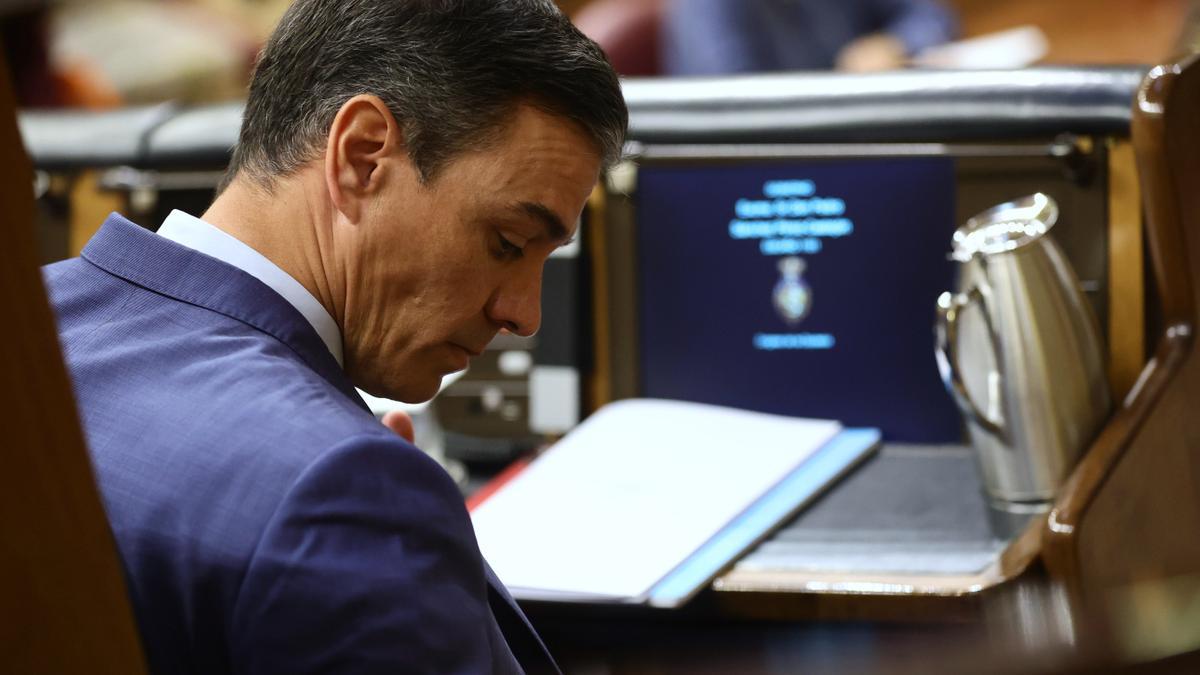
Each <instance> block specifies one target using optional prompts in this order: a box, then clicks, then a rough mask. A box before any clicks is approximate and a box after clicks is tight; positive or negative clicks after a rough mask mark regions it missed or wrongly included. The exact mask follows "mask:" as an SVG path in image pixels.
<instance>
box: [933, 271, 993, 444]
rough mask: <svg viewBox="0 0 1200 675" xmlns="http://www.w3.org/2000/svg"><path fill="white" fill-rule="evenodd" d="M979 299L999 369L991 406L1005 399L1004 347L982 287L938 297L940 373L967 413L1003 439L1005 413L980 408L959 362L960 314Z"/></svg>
mask: <svg viewBox="0 0 1200 675" xmlns="http://www.w3.org/2000/svg"><path fill="white" fill-rule="evenodd" d="M975 301H978V302H979V304H980V309H981V310H982V312H983V320H984V323H985V324H986V326H987V335H988V344H989V346H990V347H991V348H992V358H993V362H994V363H995V364H996V370H994V371H993V372H991V373H989V374H988V375H989V376H988V398H989V399H990V400H989V403H991V404H992V405H989V406H988V408H989V409H993V410H994V409H995V407H996V406H997V405H998V404H999V402H1000V401H1002V399H1001V397H1000V389H1001V385H1002V384H1003V379H1004V373H1003V370H1002V369H1003V364H1002V363H1001V361H1000V350H999V349H998V348H997V346H996V334H995V332H994V331H993V330H992V318H991V313H990V312H988V304H987V298H986V297H985V296H984V294H983V291H981V290H979V287H978V286H972V287H971V289H970V290H968V291H967V292H965V293H957V294H951V293H948V292H947V293H942V295H941V296H940V297H939V298H938V301H937V305H938V324H937V352H936V355H937V363H938V372H940V373H941V376H942V382H943V383H945V385H946V389H947V390H948V391H949V392H950V394H951V395H952V396H953V397H954V400H955V402H956V403H957V404H958V407H959V408H960V409H961V410H962V411H963V414H965V415H967V416H969V417H970V418H971V419H972V420H974V422H975V423H976V424H978V425H979V426H980V427H982V428H984V429H986V430H987V431H988V432H989V433H991V434H992V435H994V436H996V437H998V438H1001V439H1003V438H1004V436H1005V433H1004V418H1003V416H1002V415H999V414H996V415H989V414H987V413H985V412H983V411H982V410H980V408H979V406H977V405H976V404H975V401H974V400H972V399H971V394H970V393H969V392H968V391H967V387H966V385H965V384H963V378H962V369H961V368H960V367H959V365H958V313H959V312H960V311H961V310H963V309H964V308H966V307H967V306H968V305H970V304H971V303H972V302H975Z"/></svg>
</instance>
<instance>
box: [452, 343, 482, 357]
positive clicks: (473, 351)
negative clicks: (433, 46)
mask: <svg viewBox="0 0 1200 675" xmlns="http://www.w3.org/2000/svg"><path fill="white" fill-rule="evenodd" d="M450 344H452V345H454V346H455V347H458V348H459V349H461V350H463V351H464V352H466V353H468V354H470V355H471V357H472V358H474V357H476V356H479V355H480V354H482V353H483V348H480V349H472V348H471V347H468V346H466V345H463V344H459V343H457V342H451V343H450Z"/></svg>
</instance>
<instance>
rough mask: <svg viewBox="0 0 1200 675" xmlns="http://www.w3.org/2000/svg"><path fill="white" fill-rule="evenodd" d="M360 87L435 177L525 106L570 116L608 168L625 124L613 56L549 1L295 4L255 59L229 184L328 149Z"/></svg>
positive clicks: (308, 0) (281, 171)
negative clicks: (338, 118)
mask: <svg viewBox="0 0 1200 675" xmlns="http://www.w3.org/2000/svg"><path fill="white" fill-rule="evenodd" d="M364 93H369V94H375V95H377V96H379V97H380V98H381V99H383V101H384V102H385V103H386V104H387V106H388V108H389V109H390V110H391V112H392V114H393V115H394V116H395V117H396V120H397V122H398V123H399V124H400V125H401V127H402V128H403V131H404V141H405V144H406V147H407V150H408V153H409V157H410V158H411V159H412V161H413V162H414V164H415V165H416V167H417V169H418V170H419V171H420V173H421V176H422V179H423V180H425V181H429V180H432V179H433V178H434V177H435V176H436V174H437V172H438V170H439V169H440V168H441V167H442V166H444V165H445V163H446V162H447V161H448V160H450V159H452V158H453V157H454V156H455V155H457V154H458V153H461V152H463V151H465V150H468V149H478V148H479V147H482V146H486V144H487V143H488V142H489V141H490V140H492V139H493V137H494V136H495V134H496V133H497V132H498V131H499V130H500V129H502V128H503V125H504V123H505V121H506V120H507V118H508V116H509V115H510V113H511V112H512V111H513V110H514V108H515V106H516V105H518V104H519V103H530V104H533V105H536V106H538V107H541V108H543V109H545V110H547V111H548V112H551V113H554V114H558V115H561V116H563V117H566V118H569V119H571V120H574V121H575V122H576V123H577V124H578V125H579V126H580V127H581V128H582V130H583V131H585V132H586V134H587V136H589V137H590V138H591V139H592V140H593V142H594V143H595V146H596V150H597V152H598V154H599V155H600V157H601V158H602V160H603V162H604V164H605V165H606V166H610V165H611V164H612V163H613V162H615V161H616V160H617V159H619V157H620V153H621V148H622V145H623V143H624V137H625V131H626V127H627V124H628V112H627V110H626V108H625V103H624V100H623V98H622V96H621V88H620V84H619V82H618V80H617V76H616V74H615V73H614V72H613V70H612V67H611V66H610V65H609V63H608V61H607V59H606V58H605V56H604V53H603V52H602V51H601V49H600V48H599V47H598V46H597V45H596V44H595V43H594V42H592V41H591V40H590V39H588V38H587V37H585V36H584V35H583V34H582V33H580V32H579V31H578V30H577V29H576V28H575V27H574V26H573V25H572V24H571V22H570V21H569V20H568V19H567V18H566V17H565V16H563V15H562V13H561V12H560V11H559V10H558V8H557V7H556V6H555V5H554V3H553V2H551V1H550V0H401V1H397V0H354V1H346V0H298V1H297V2H296V3H295V4H293V5H292V6H291V7H290V8H289V9H288V11H287V13H286V14H285V15H284V16H283V18H282V19H281V20H280V22H279V25H278V26H277V27H276V29H275V32H274V33H273V34H272V36H271V38H270V40H269V41H268V43H267V45H266V47H265V48H264V49H263V51H262V53H261V54H260V56H259V62H258V65H257V67H256V69H255V73H254V77H253V79H252V81H251V84H250V93H249V98H248V100H247V103H246V109H245V114H244V117H243V120H242V127H241V132H240V135H239V140H238V144H237V146H236V147H235V148H234V152H233V158H232V160H231V162H230V165H229V169H228V171H227V173H226V176H225V179H224V181H223V184H222V189H223V188H224V185H225V184H228V182H229V181H230V180H231V179H232V178H233V176H234V175H236V174H237V173H238V172H242V171H244V172H246V173H247V174H248V175H249V176H250V177H251V178H253V179H254V180H256V182H258V183H260V184H262V185H263V186H264V187H266V188H268V189H269V188H270V186H271V183H272V179H273V178H275V177H279V176H286V175H288V174H289V173H291V172H293V171H295V170H296V169H297V168H298V167H299V166H300V165H302V164H304V163H306V162H308V161H311V160H312V159H313V158H315V157H317V156H319V155H320V153H321V152H323V150H324V148H323V143H324V138H325V135H326V134H327V133H328V130H329V127H330V125H331V124H332V122H333V118H334V116H335V115H336V114H337V111H338V110H339V109H340V107H341V106H342V104H344V103H345V102H346V101H347V100H348V99H350V98H351V97H353V96H355V95H358V94H364Z"/></svg>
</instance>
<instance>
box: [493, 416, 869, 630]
mask: <svg viewBox="0 0 1200 675" xmlns="http://www.w3.org/2000/svg"><path fill="white" fill-rule="evenodd" d="M878 444H879V432H878V431H876V430H873V429H843V428H842V427H841V425H840V424H838V423H837V422H833V421H828V420H811V419H800V418H792V417H783V416H779V415H768V414H764V413H755V412H746V411H742V410H734V409H730V408H722V407H718V406H710V405H703V404H698V403H683V402H678V401H663V400H654V399H632V400H626V401H619V402H617V403H612V404H609V405H607V406H605V407H604V408H602V409H600V410H599V411H597V412H596V413H595V414H593V415H592V416H591V417H589V418H588V419H587V420H586V421H585V422H584V423H583V424H581V425H579V426H578V427H577V428H575V429H574V430H572V431H571V433H569V434H567V436H566V437H564V438H563V439H562V440H561V441H559V442H558V443H556V444H555V445H554V446H552V447H551V448H550V449H549V450H547V451H546V452H545V453H544V454H543V455H542V456H541V457H539V458H538V459H536V460H535V461H533V462H532V463H530V464H529V466H528V467H526V468H525V469H524V470H523V471H521V472H520V473H519V474H517V475H516V476H514V477H513V478H511V479H510V480H509V481H508V482H507V483H505V484H504V485H503V486H502V487H500V488H499V489H497V490H496V491H495V492H494V493H493V494H491V495H490V496H489V497H488V498H487V499H485V500H484V501H483V502H482V503H479V504H477V505H476V506H475V507H474V509H473V510H472V512H471V518H472V520H473V521H474V525H475V533H476V536H477V537H478V539H479V546H480V549H481V550H482V552H483V555H484V557H485V558H487V560H488V562H489V563H490V564H491V566H492V568H493V569H494V570H495V571H496V574H497V576H499V577H500V580H501V581H503V582H504V584H505V585H506V586H507V587H508V589H509V591H510V592H512V594H513V595H514V596H516V597H517V598H519V599H537V600H550V601H567V602H591V603H609V602H619V603H640V604H649V605H653V606H658V607H676V606H679V605H682V604H683V603H685V602H686V601H687V600H688V599H690V598H691V597H692V596H693V595H694V594H695V593H696V592H697V591H699V590H700V589H702V588H704V587H705V586H706V585H707V584H708V583H709V582H711V580H712V579H713V578H714V577H715V576H716V575H717V574H718V573H720V572H721V570H723V569H724V568H726V567H727V566H728V565H729V564H730V563H732V562H733V561H734V560H736V559H737V558H738V557H739V556H740V555H741V554H742V553H744V552H745V551H746V550H747V549H749V548H750V547H752V546H753V545H754V544H756V543H757V542H759V541H760V540H761V539H762V538H763V537H765V536H766V535H767V534H769V533H770V532H771V531H772V530H773V529H774V528H775V527H776V526H778V525H780V524H781V523H783V522H784V521H786V520H787V519H788V518H789V517H790V516H792V515H793V514H795V513H796V512H797V511H798V510H800V509H801V508H802V507H803V506H805V505H806V504H808V503H809V502H811V501H812V500H813V498H815V497H816V496H817V495H818V494H820V493H821V491H822V490H824V489H825V488H826V487H827V486H829V485H830V484H832V483H833V482H835V481H836V480H837V479H838V478H839V477H841V476H842V475H843V474H845V473H846V472H847V471H848V470H849V469H850V468H852V467H853V466H855V465H856V464H858V462H860V461H861V460H862V459H864V458H865V457H867V456H868V455H869V454H870V453H871V452H872V451H873V450H874V449H875V448H876V447H877V446H878Z"/></svg>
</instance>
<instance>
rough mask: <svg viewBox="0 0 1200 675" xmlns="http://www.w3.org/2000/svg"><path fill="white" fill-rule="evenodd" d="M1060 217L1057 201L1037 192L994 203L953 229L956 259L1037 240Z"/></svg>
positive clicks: (964, 259)
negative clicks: (997, 203) (995, 204)
mask: <svg viewBox="0 0 1200 675" xmlns="http://www.w3.org/2000/svg"><path fill="white" fill-rule="evenodd" d="M1057 220H1058V204H1057V203H1056V202H1055V201H1054V199H1053V198H1052V197H1050V195H1047V194H1043V193H1041V192H1036V193H1034V194H1031V195H1028V196H1025V197H1021V198H1020V199H1014V200H1013V201H1011V202H1008V203H1005V204H1000V205H999V206H993V207H992V208H990V209H988V210H986V211H984V212H983V213H980V214H979V215H977V216H974V217H972V218H970V219H968V220H967V222H966V223H965V224H964V225H963V226H962V227H960V228H958V229H957V230H955V232H954V252H953V253H952V254H951V257H953V258H954V259H955V260H957V261H959V262H966V261H968V260H970V259H971V258H972V257H974V256H976V255H991V254H993V253H1003V252H1005V251H1012V250H1014V249H1017V248H1020V247H1022V246H1025V245H1026V244H1030V243H1032V242H1034V241H1036V240H1037V239H1038V238H1039V237H1041V236H1042V235H1044V234H1046V233H1047V232H1049V231H1050V228H1051V227H1053V226H1054V223H1055V221H1057Z"/></svg>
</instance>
